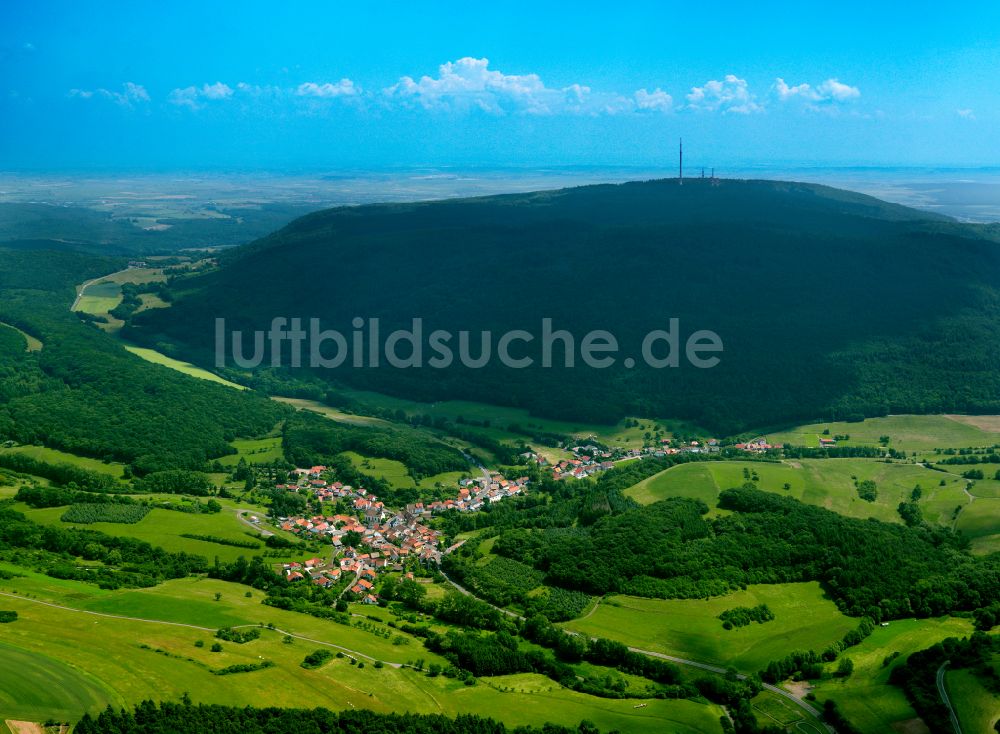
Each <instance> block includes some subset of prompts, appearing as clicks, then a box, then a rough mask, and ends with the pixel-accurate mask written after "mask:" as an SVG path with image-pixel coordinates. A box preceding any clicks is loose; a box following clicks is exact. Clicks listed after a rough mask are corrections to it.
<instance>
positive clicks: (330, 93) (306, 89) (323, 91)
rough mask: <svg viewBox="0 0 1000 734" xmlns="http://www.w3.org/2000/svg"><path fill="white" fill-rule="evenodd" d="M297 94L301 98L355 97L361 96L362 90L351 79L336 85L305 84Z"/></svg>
mask: <svg viewBox="0 0 1000 734" xmlns="http://www.w3.org/2000/svg"><path fill="white" fill-rule="evenodd" d="M295 94H296V95H297V96H299V97H322V98H333V97H354V96H356V95H358V94H361V88H360V87H358V86H357V85H356V84H355V83H354V82H352V81H351V80H350V79H341V80H340V81H339V82H337V83H336V84H331V83H330V82H326V83H324V84H317V83H316V82H305V83H303V84H300V85H299V86H298V87H296V88H295Z"/></svg>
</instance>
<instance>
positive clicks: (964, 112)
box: [955, 108, 976, 120]
mask: <svg viewBox="0 0 1000 734" xmlns="http://www.w3.org/2000/svg"><path fill="white" fill-rule="evenodd" d="M955 114H956V115H958V116H959V117H961V118H962V119H963V120H975V119H976V113H975V112H973V111H972V110H970V109H968V108H964V109H961V110H955Z"/></svg>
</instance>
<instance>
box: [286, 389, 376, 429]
mask: <svg viewBox="0 0 1000 734" xmlns="http://www.w3.org/2000/svg"><path fill="white" fill-rule="evenodd" d="M273 399H274V400H277V401H278V402H279V403H285V404H286V405H291V406H292V407H293V408H295V409H296V410H309V411H312V412H313V413H318V414H320V415H321V416H323V417H324V418H329V419H330V420H333V421H337V422H338V423H350V424H351V425H356V426H378V425H382V426H391V425H392V424H391V423H390V422H389V421H385V420H382V419H381V418H373V417H371V416H367V415H354V414H353V413H345V412H344V411H342V410H337V409H336V408H332V407H330V406H329V405H324V404H323V403H321V402H319V401H316V400H306V399H305V398H283V397H280V396H275V397H274V398H273Z"/></svg>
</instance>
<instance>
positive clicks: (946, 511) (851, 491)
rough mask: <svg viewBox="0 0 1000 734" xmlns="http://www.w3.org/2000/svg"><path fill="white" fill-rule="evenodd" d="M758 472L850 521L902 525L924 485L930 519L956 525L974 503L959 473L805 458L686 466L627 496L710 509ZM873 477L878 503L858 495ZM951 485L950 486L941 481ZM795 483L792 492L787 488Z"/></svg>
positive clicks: (767, 486)
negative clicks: (957, 513)
mask: <svg viewBox="0 0 1000 734" xmlns="http://www.w3.org/2000/svg"><path fill="white" fill-rule="evenodd" d="M744 469H747V470H748V471H750V472H751V473H753V472H756V473H757V475H758V476H759V478H760V479H759V481H758V482H757V486H758V487H760V489H763V490H766V491H770V492H776V493H779V494H785V495H787V496H789V497H794V498H795V499H797V500H801V501H802V502H806V503H808V504H812V505H818V506H819V507H825V508H826V509H828V510H833V511H835V512H839V513H841V514H843V515H848V516H850V517H861V518H868V517H874V518H877V519H879V520H885V521H887V522H901V520H900V517H899V513H898V512H897V510H896V508H897V506H898V505H899V503H900V502H902V501H903V500H904V499H906V500H908V499H909V497H910V491H911V490H912V489H913V487H914V486H916V485H917V484H919V485H920V486H921V487H922V488H923V497H922V499H921V507H922V509H923V511H924V517H925V519H927V520H929V521H932V522H936V521H943V522H945V523H946V524H950V523H951V517H952V512H953V511H954V509H955V508H956V507H959V506H964V505H966V504H968V502H969V498H968V497H967V496H966V495H965V493H964V491H963V488H964V487H965V484H966V481H965V480H964V479H962V478H961V477H959V476H958V475H955V474H949V473H943V472H937V471H933V470H930V469H925V468H924V467H922V466H920V465H917V464H898V463H893V464H886V463H885V462H882V461H878V460H873V459H804V460H802V461H783V462H781V463H761V462H745V461H719V462H714V461H713V462H702V463H691V464H680V465H678V466H675V467H672V468H670V469H667V470H666V471H663V472H660V473H659V474H656V475H654V476H652V477H649V478H648V479H645V480H643V481H642V482H640V483H639V484H636V485H635V486H634V487H630V488H629V489H628V490H626V494H628V495H629V496H631V497H634V498H635V499H636V500H638V501H639V502H642V503H643V504H648V503H650V502H655V501H657V500H661V499H665V498H666V497H677V496H679V497H692V498H696V499H700V500H703V501H704V502H705V503H706V504H707V505H709V507H712V506H714V505H715V503H716V498H717V497H718V494H719V492H720V491H721V490H723V489H728V488H730V487H739V486H741V485H742V484H743V483H744V482H745V481H747V480H746V479H745V477H744V474H743V470H744ZM853 477H857V478H858V480H864V479H871V480H872V481H874V482H875V484H876V485H877V486H878V499H877V500H876V501H875V502H866V501H864V500H862V499H861V498H859V497H858V493H857V490H856V489H855V487H854V479H853ZM942 479H944V480H945V481H946V485H945V486H944V487H942V486H940V482H941V480H942ZM786 483H787V484H789V485H791V488H790V489H788V490H785V489H784V485H785V484H786Z"/></svg>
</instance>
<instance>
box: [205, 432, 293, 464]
mask: <svg viewBox="0 0 1000 734" xmlns="http://www.w3.org/2000/svg"><path fill="white" fill-rule="evenodd" d="M231 443H232V446H233V448H235V449H236V451H237V453H235V454H229V455H228V456H223V457H222V458H220V459H219V463H220V464H222V465H223V466H236V465H237V464H239V463H240V459H246V462H247V463H248V464H269V463H271V462H272V461H275V460H276V459H283V458H284V456H285V452H284V450H283V449H282V448H281V437H280V436H272V437H269V438H238V439H236V440H235V441H232V442H231Z"/></svg>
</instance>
